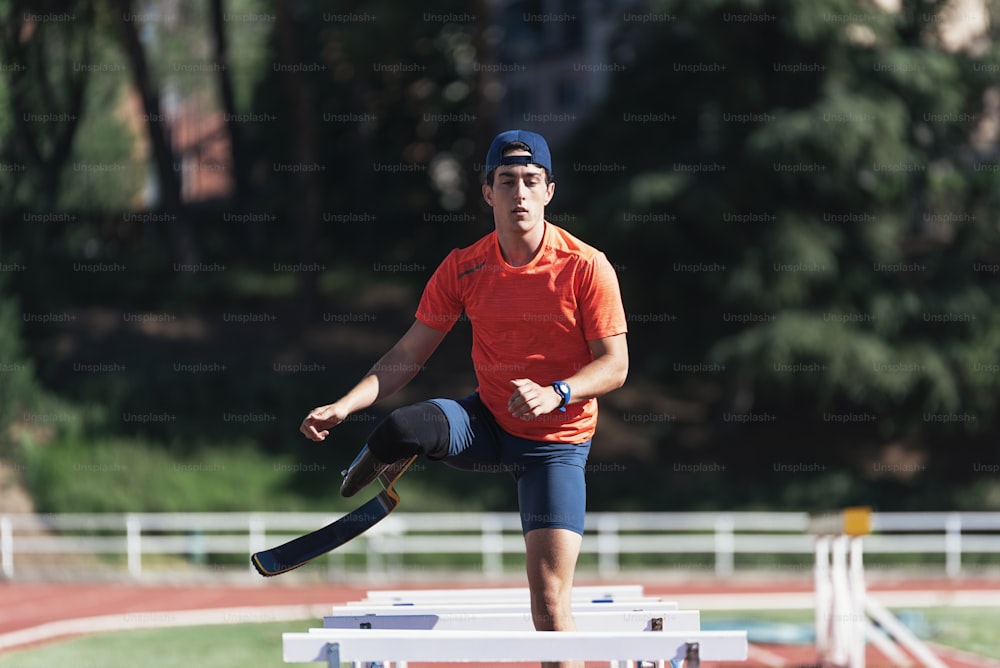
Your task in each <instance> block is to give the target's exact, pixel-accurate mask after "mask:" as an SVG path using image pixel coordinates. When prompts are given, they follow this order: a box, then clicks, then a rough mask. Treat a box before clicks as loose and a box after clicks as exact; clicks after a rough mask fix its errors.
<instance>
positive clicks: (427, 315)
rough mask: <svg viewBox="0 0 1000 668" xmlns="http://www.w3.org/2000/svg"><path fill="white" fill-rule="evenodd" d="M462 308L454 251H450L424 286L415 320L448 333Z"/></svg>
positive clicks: (460, 314) (460, 313) (459, 315)
mask: <svg viewBox="0 0 1000 668" xmlns="http://www.w3.org/2000/svg"><path fill="white" fill-rule="evenodd" d="M463 308H464V307H463V305H462V299H461V295H460V294H459V292H458V277H457V276H456V263H455V251H452V252H451V253H449V254H448V257H446V258H445V259H444V261H443V262H441V264H440V265H439V266H438V268H437V269H436V270H435V271H434V273H433V274H432V275H431V278H430V280H429V281H427V285H426V286H424V293H423V295H422V296H421V297H420V303H419V304H418V305H417V312H416V318H417V320H419V321H420V322H422V323H424V324H425V325H427V326H428V327H433V328H434V329H437V330H441V331H443V332H448V331H451V328H452V327H454V325H455V323H456V322H458V319H459V318H460V317H461V316H462V311H463Z"/></svg>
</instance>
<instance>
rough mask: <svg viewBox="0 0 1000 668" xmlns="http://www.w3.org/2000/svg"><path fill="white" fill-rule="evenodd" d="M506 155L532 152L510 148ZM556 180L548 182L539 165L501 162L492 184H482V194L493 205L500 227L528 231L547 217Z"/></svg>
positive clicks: (496, 220) (496, 221) (497, 223)
mask: <svg viewBox="0 0 1000 668" xmlns="http://www.w3.org/2000/svg"><path fill="white" fill-rule="evenodd" d="M504 155H505V156H506V155H531V154H530V153H528V152H527V151H510V152H508V153H505V154H504ZM555 188H556V184H555V183H549V184H546V183H545V170H544V169H542V168H541V167H539V166H538V165H500V166H499V167H497V168H496V171H495V172H494V174H493V183H492V185H491V184H486V185H483V197H484V198H485V199H486V203H487V204H489V205H490V206H491V207H493V219H494V221H495V223H496V226H497V229H500V228H501V227H505V228H510V229H513V230H517V231H522V232H524V231H528V230H529V229H531V228H532V227H534V226H535V225H538V224H540V223H541V222H543V221H544V219H545V206H546V205H547V204H548V203H549V201H551V199H552V195H553V193H554V192H555Z"/></svg>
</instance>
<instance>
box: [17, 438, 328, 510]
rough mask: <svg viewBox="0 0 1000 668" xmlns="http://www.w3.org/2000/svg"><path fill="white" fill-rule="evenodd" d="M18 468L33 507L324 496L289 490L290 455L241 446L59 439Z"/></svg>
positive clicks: (195, 504)
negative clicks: (181, 449) (193, 449)
mask: <svg viewBox="0 0 1000 668" xmlns="http://www.w3.org/2000/svg"><path fill="white" fill-rule="evenodd" d="M24 471H25V474H24V476H25V479H26V482H27V484H28V486H29V489H30V491H31V493H32V497H33V498H34V500H35V503H36V506H37V508H38V510H39V512H118V513H120V512H197V511H203V512H212V511H246V510H255V509H257V510H289V509H303V508H306V509H320V508H323V507H324V504H326V507H329V502H330V501H331V498H330V497H332V495H330V496H328V497H325V498H316V499H312V500H310V499H303V498H301V497H297V496H295V495H294V494H290V493H289V492H288V490H287V488H285V484H286V483H287V481H288V479H289V477H291V476H292V474H293V472H294V471H295V465H294V463H293V462H292V460H291V459H290V458H289V457H276V456H267V455H263V454H261V453H260V452H259V451H257V450H256V449H254V448H253V447H252V446H250V445H248V444H244V445H242V446H233V447H229V448H225V449H223V448H208V447H206V448H201V449H199V452H198V454H197V455H186V454H174V453H170V452H167V451H164V450H163V449H161V448H157V447H151V444H149V443H146V442H143V441H141V440H125V439H117V440H109V439H102V438H94V437H90V438H86V439H80V440H76V439H64V440H61V441H57V442H54V443H51V444H50V445H48V446H47V447H44V448H34V449H31V450H30V451H29V452H28V453H27V456H26V457H25V464H24ZM327 474H328V475H330V477H334V472H331V471H327Z"/></svg>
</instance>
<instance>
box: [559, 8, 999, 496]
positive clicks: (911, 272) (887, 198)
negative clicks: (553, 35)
mask: <svg viewBox="0 0 1000 668" xmlns="http://www.w3.org/2000/svg"><path fill="white" fill-rule="evenodd" d="M902 5H903V8H902V11H901V12H899V13H896V14H888V13H886V12H884V11H883V10H881V9H878V8H877V7H875V6H873V5H870V4H869V3H864V2H848V1H845V0H821V1H819V2H809V3H802V2H794V1H792V0H770V1H761V2H741V1H737V0H713V1H709V2H700V3H697V4H695V5H692V4H690V3H681V2H662V3H659V5H658V7H657V10H658V11H661V12H664V13H666V14H669V15H672V16H674V17H675V19H674V20H671V21H666V22H661V23H660V24H658V25H649V24H630V25H623V26H622V27H621V29H620V34H619V37H618V43H619V44H620V45H622V46H621V48H620V49H619V53H623V54H626V55H628V54H631V56H630V58H629V60H628V61H627V67H626V69H625V70H624V71H623V72H621V73H619V74H616V76H615V78H614V81H613V85H612V90H611V92H610V94H609V95H608V97H607V100H606V101H605V103H604V104H603V105H602V106H601V108H600V109H599V110H598V111H596V112H595V114H594V116H593V118H592V120H591V121H590V123H588V124H587V125H586V126H585V127H584V128H582V129H581V131H580V132H579V133H578V135H577V137H578V140H576V141H571V142H569V151H570V154H571V155H570V156H569V159H570V160H572V161H573V164H577V163H580V164H587V163H598V162H601V161H604V162H608V161H613V160H617V161H619V162H622V163H624V164H625V165H626V168H625V169H620V170H616V171H614V172H609V173H606V174H601V175H600V176H599V177H592V176H590V175H588V174H574V177H573V179H571V181H572V182H571V183H568V184H566V187H564V186H563V185H561V186H560V187H561V188H562V189H563V190H562V192H563V193H564V194H561V195H560V196H561V197H565V196H566V195H565V190H566V189H567V188H568V189H569V190H571V193H570V195H569V197H571V198H573V199H574V200H575V201H576V202H577V204H576V205H577V206H578V208H579V210H580V211H582V212H587V213H586V214H585V215H584V216H583V217H584V219H585V221H584V222H585V225H586V226H587V229H588V231H589V232H590V234H591V235H592V237H591V238H594V239H596V240H597V242H598V245H599V246H602V247H605V248H607V249H608V252H609V254H610V255H612V257H613V259H616V261H617V262H619V263H620V264H622V265H623V266H624V267H625V269H624V270H622V271H621V272H620V274H621V280H622V283H623V286H624V292H625V296H626V302H627V307H628V308H629V309H630V310H631V311H633V312H639V313H642V312H652V313H668V314H674V315H675V316H676V322H677V325H676V326H675V327H671V328H663V326H662V325H661V326H660V327H661V332H662V331H664V330H666V334H665V336H663V338H661V339H660V341H659V344H660V346H659V348H660V350H661V351H663V352H655V353H652V354H651V355H650V357H649V358H648V359H649V360H650V362H651V364H648V365H647V366H646V368H647V369H650V370H652V371H653V372H654V373H655V374H656V378H657V380H658V381H659V382H660V383H662V385H663V386H664V387H666V388H670V392H671V394H673V395H674V396H675V397H676V398H678V399H679V400H684V401H695V402H698V403H703V404H706V414H707V415H709V416H714V418H709V420H708V421H707V422H706V423H702V424H699V425H697V427H698V428H699V429H701V430H702V431H701V434H702V435H703V436H702V437H701V441H700V442H701V444H702V453H703V455H709V454H712V455H715V456H721V455H725V456H727V457H736V458H739V460H740V461H746V462H747V466H750V462H751V461H752V457H753V455H752V454H743V455H741V454H739V453H736V452H734V451H733V450H732V445H731V444H732V439H738V440H739V441H740V442H742V443H743V446H742V447H741V448H740V451H741V452H748V453H754V452H757V453H758V456H760V457H762V458H763V459H765V460H766V461H767V463H770V462H773V461H778V460H780V457H782V453H792V452H797V453H798V456H799V457H801V458H802V460H801V461H821V462H824V463H830V462H836V463H837V464H838V465H839V466H849V467H852V468H854V469H855V470H857V471H858V472H861V473H863V472H864V471H863V468H862V467H863V466H868V467H869V473H870V462H871V460H872V457H875V458H877V457H878V456H879V451H880V449H881V448H882V447H885V446H888V445H889V444H891V443H905V444H906V447H911V448H913V449H914V450H916V451H919V452H922V453H923V455H922V456H926V457H927V458H928V460H927V461H930V462H931V465H930V466H929V467H928V468H926V469H924V470H925V471H927V472H926V473H923V474H917V477H918V478H930V479H938V480H941V479H945V478H950V479H965V480H969V479H972V478H974V477H975V476H973V471H972V467H971V466H970V462H974V461H977V458H980V459H981V458H983V457H984V456H986V457H988V455H987V454H986V452H987V451H988V450H984V449H985V448H987V446H988V443H989V440H990V439H989V435H990V434H992V433H994V431H995V429H996V428H997V426H998V416H1000V413H998V411H997V408H996V407H997V406H998V405H1000V403H998V402H1000V385H998V382H997V373H996V369H997V366H996V360H997V359H998V357H997V353H998V351H997V349H996V347H995V342H996V341H997V340H1000V321H998V320H997V317H996V315H995V313H994V311H995V304H996V303H997V302H998V300H1000V281H998V278H997V272H996V271H995V269H989V268H986V269H977V268H976V267H977V265H984V266H985V264H986V263H985V258H987V257H996V249H997V229H996V225H995V220H996V219H997V217H998V215H1000V207H998V202H997V197H996V194H995V193H996V192H997V186H1000V173H998V170H996V169H985V170H984V169H982V168H981V166H982V165H983V164H984V163H987V164H993V163H992V162H990V161H992V160H995V147H994V148H988V147H985V146H984V145H983V144H982V143H981V142H978V141H977V140H976V134H977V132H979V131H980V130H979V128H978V121H979V120H980V119H983V118H984V114H986V113H987V108H988V106H987V104H986V102H985V100H986V99H987V98H988V97H989V93H988V89H989V87H990V86H991V85H992V82H990V81H988V79H986V78H985V77H983V72H984V71H990V70H995V68H996V67H997V65H998V63H1000V61H998V60H997V54H996V51H995V50H987V51H985V52H981V50H980V51H977V52H975V54H973V53H972V52H971V51H970V52H965V51H960V52H951V51H946V50H945V49H944V48H943V47H942V46H941V42H940V40H939V38H938V35H937V32H936V31H937V22H935V21H932V20H929V19H928V18H927V16H936V15H937V12H939V11H941V10H942V7H943V5H942V4H941V3H929V4H928V3H924V2H915V1H914V2H908V1H905V0H904V2H903V3H902ZM750 13H757V17H758V19H757V20H754V21H739V20H733V19H732V17H734V16H744V17H745V16H747V15H748V14H750ZM762 16H763V17H764V18H761V17H762ZM727 17H729V18H728V19H727ZM625 45H628V46H627V48H626V46H625ZM664 91H667V92H669V94H667V95H664ZM642 113H654V114H655V113H659V114H661V115H662V114H667V115H669V120H667V121H663V122H648V123H638V122H623V121H621V120H619V119H626V118H629V117H630V115H631V117H635V116H636V115H638V114H642ZM598 179H599V184H598ZM630 219H631V220H632V221H634V220H648V221H652V222H641V223H631V224H630ZM609 221H610V223H611V224H610V225H609V224H608V223H609ZM619 230H621V231H626V232H627V234H619V233H618V231H619ZM989 266H990V267H993V266H995V261H991V264H989ZM649 286H657V289H650V287H649ZM649 329H650V327H649V326H645V327H643V326H642V325H641V324H636V325H635V326H633V328H632V330H633V331H632V338H633V340H635V341H640V342H645V341H648V340H650V339H649V337H652V336H654V335H655V334H654V332H652V331H649ZM690 363H708V364H715V365H717V366H716V367H715V369H716V370H717V372H715V373H705V371H704V370H703V369H702V368H700V367H698V366H697V365H694V368H695V370H694V371H693V372H687V371H685V370H684V369H685V368H686V367H685V365H688V366H691V364H690ZM679 365H680V366H679ZM707 388H711V389H707ZM708 397H711V399H709V398H708ZM734 413H735V414H748V415H758V416H760V415H765V416H771V417H773V418H774V419H773V420H770V421H766V422H765V423H763V424H751V425H747V426H746V427H745V428H743V429H742V430H741V431H740V432H739V433H736V432H733V431H732V430H731V429H730V428H727V426H726V425H725V424H724V423H723V422H722V421H721V420H720V419H719V418H720V417H721V416H722V415H724V414H734ZM830 415H836V416H865V420H864V421H863V422H866V424H861V425H844V424H838V423H833V424H831V422H830V418H829V416H830ZM705 434H707V436H705ZM958 443H960V444H962V445H961V447H956V444H958ZM664 445H665V447H668V448H674V447H675V446H674V444H672V443H665V444H664ZM676 456H677V457H683V456H684V455H683V453H677V455H676ZM862 462H864V464H862ZM946 462H947V463H946ZM866 477H867V476H866ZM829 498H830V499H838V501H839V500H842V499H843V496H842V495H837V494H836V493H835V492H831V494H830V496H829Z"/></svg>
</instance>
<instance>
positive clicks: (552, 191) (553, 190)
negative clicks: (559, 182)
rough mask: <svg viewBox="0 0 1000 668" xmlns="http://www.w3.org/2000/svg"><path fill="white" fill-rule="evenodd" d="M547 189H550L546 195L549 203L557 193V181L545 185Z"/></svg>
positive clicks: (546, 201)
mask: <svg viewBox="0 0 1000 668" xmlns="http://www.w3.org/2000/svg"><path fill="white" fill-rule="evenodd" d="M545 190H547V191H548V194H547V195H546V196H545V203H546V204H548V203H549V202H551V201H552V196H553V195H555V193H556V182H555V181H552V182H550V183H549V184H548V185H547V186H546V187H545Z"/></svg>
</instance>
